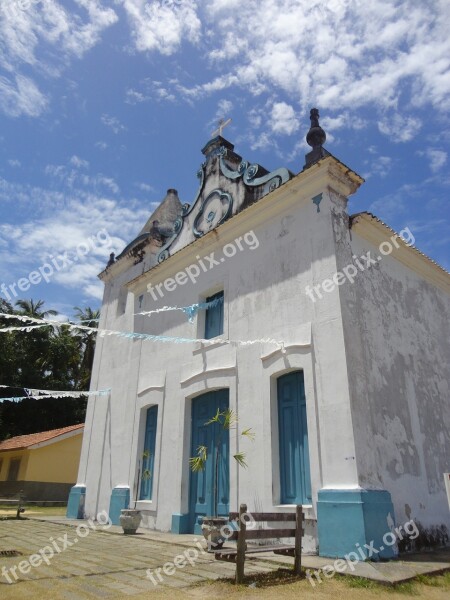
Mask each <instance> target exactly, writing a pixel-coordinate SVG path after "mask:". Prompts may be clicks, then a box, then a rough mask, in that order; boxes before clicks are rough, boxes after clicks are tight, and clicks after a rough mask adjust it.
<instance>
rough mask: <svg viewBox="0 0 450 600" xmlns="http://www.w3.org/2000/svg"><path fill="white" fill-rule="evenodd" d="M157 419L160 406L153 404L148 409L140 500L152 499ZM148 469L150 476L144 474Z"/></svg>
mask: <svg viewBox="0 0 450 600" xmlns="http://www.w3.org/2000/svg"><path fill="white" fill-rule="evenodd" d="M157 421H158V407H157V406H151V407H150V408H149V409H147V418H146V422H145V440H144V452H145V453H146V455H145V456H144V457H143V458H142V471H141V490H140V494H139V499H140V500H151V499H152V491H153V479H154V477H153V475H154V473H153V470H154V466H155V446H156V425H157ZM147 453H148V455H147ZM147 471H149V472H150V477H145V476H144V473H145V472H147Z"/></svg>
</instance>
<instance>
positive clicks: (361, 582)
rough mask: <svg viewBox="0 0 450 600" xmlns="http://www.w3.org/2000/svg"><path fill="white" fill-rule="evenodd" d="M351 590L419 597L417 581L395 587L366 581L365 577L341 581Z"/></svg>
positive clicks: (344, 578) (406, 582) (348, 578)
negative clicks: (376, 591) (357, 589)
mask: <svg viewBox="0 0 450 600" xmlns="http://www.w3.org/2000/svg"><path fill="white" fill-rule="evenodd" d="M341 580H342V581H344V582H345V583H346V584H347V586H348V587H350V588H359V589H364V590H378V591H384V592H387V593H392V592H394V593H397V594H407V595H410V596H417V595H419V592H418V590H417V588H416V586H415V581H404V582H402V583H397V584H394V585H385V584H383V583H379V582H378V581H373V580H372V579H366V578H365V577H343V578H342V579H341Z"/></svg>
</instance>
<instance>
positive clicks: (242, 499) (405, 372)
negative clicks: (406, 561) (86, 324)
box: [68, 109, 450, 558]
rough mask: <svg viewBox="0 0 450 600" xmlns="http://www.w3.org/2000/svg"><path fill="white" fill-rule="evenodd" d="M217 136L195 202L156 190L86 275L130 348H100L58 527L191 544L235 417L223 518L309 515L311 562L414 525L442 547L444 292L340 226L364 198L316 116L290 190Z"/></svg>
mask: <svg viewBox="0 0 450 600" xmlns="http://www.w3.org/2000/svg"><path fill="white" fill-rule="evenodd" d="M221 133H222V132H221V131H220V134H219V135H218V136H216V137H214V138H213V139H211V140H210V141H209V142H208V143H207V144H206V146H205V147H204V148H203V150H202V152H203V155H204V162H203V164H202V166H201V168H200V170H199V173H198V177H199V180H200V184H199V189H198V193H197V196H196V198H195V199H194V200H193V202H192V203H191V204H184V205H183V204H182V203H181V202H180V200H179V198H178V194H177V192H176V190H173V189H169V190H168V192H167V196H166V197H165V199H164V200H163V202H162V203H161V204H160V206H159V207H158V208H157V210H156V211H155V212H154V213H153V214H152V215H151V216H150V218H149V220H148V222H147V223H146V224H145V226H144V227H143V229H142V231H141V232H140V233H139V235H138V236H137V237H136V239H135V240H133V241H132V242H131V243H130V244H129V245H128V246H127V247H126V248H125V249H124V250H123V252H122V253H121V254H120V255H119V256H118V257H117V258H115V257H113V256H112V257H111V259H110V261H109V263H108V266H107V267H106V268H105V270H104V271H103V272H102V273H101V274H100V276H99V277H100V279H101V280H102V281H103V282H104V285H105V291H104V299H103V304H102V310H101V319H100V324H99V328H100V331H102V330H108V331H110V332H111V331H112V332H122V333H123V334H124V335H125V334H126V336H127V337H124V335H103V334H102V333H100V334H99V336H98V338H97V346H96V353H95V360H94V367H93V375H92V381H91V389H92V390H100V389H105V388H109V389H110V390H111V391H110V394H109V395H108V396H107V397H103V396H98V397H90V398H89V404H88V410H87V415H86V426H85V434H84V441H83V448H82V453H81V460H80V468H79V474H78V482H77V485H76V486H75V487H74V488H73V489H72V491H71V495H70V498H69V507H68V516H71V517H79V518H82V517H83V516H86V517H90V518H93V517H95V515H96V514H98V513H99V512H100V511H102V510H106V511H108V512H109V514H110V517H111V519H112V521H113V523H118V520H119V515H120V510H121V509H123V508H128V507H134V506H136V508H138V509H139V510H141V511H142V514H143V521H142V526H144V527H147V528H150V529H157V530H162V531H172V532H175V533H197V532H198V531H199V527H200V522H201V518H202V516H206V515H210V514H211V512H212V511H213V501H214V499H213V497H212V496H213V489H212V488H213V485H212V479H213V473H214V468H215V465H214V464H213V463H214V460H215V459H214V454H213V453H212V452H210V453H209V454H208V463H207V468H206V469H205V471H202V472H198V473H194V472H193V471H192V470H191V468H190V458H192V457H193V456H195V455H196V452H197V449H198V447H199V446H202V445H204V446H207V447H208V449H211V448H213V446H214V443H215V441H216V440H217V436H218V435H220V433H219V432H218V431H217V429H215V428H214V427H211V426H210V425H209V426H208V425H205V423H207V422H208V420H209V419H211V418H212V417H213V416H214V415H215V414H216V413H217V410H219V411H222V410H224V409H226V408H231V409H232V410H233V411H234V413H235V414H236V415H237V417H238V424H237V427H236V428H233V429H231V430H230V431H229V433H228V434H227V435H226V436H225V437H224V438H223V440H222V441H221V447H222V450H223V457H224V458H223V459H222V463H221V465H220V474H219V482H220V484H219V489H218V503H217V512H218V514H220V515H227V514H228V512H229V511H236V510H238V508H239V504H240V503H246V504H247V505H248V507H249V510H250V511H252V510H253V511H258V512H261V511H270V512H277V511H280V512H283V511H284V512H285V511H286V510H295V505H296V504H302V505H303V506H304V511H305V517H306V528H305V537H304V550H305V551H310V552H317V551H318V552H319V553H320V554H321V555H323V556H336V557H337V556H344V555H345V554H346V553H348V552H351V551H354V550H355V545H356V544H360V545H361V546H364V544H365V543H367V544H370V543H371V542H373V543H374V545H375V547H378V548H379V547H380V546H381V545H382V539H383V536H384V535H385V534H386V533H387V532H390V531H392V530H393V529H394V528H395V526H396V525H399V524H402V523H404V522H406V521H408V520H410V519H414V521H415V522H416V523H417V524H418V525H419V526H420V527H421V531H422V532H424V535H428V536H430V535H431V536H432V535H435V537H436V536H437V537H438V538H439V539H440V540H441V541H442V542H443V543H445V541H446V540H447V541H448V536H447V531H448V528H449V527H450V519H449V506H448V501H447V497H446V492H445V485H444V473H448V472H449V471H450V403H449V388H450V385H449V369H448V359H449V356H450V335H449V333H450V332H449V323H450V301H449V300H450V298H449V295H450V277H449V275H448V273H446V272H445V271H444V270H443V269H442V268H441V267H439V266H438V265H437V264H436V263H434V262H433V261H432V260H430V259H429V258H428V257H426V256H425V255H423V254H422V253H421V252H420V251H418V250H417V249H416V248H415V247H413V241H414V239H413V232H411V231H409V230H408V229H405V230H403V231H402V232H400V233H396V232H394V231H393V230H392V229H390V228H389V227H388V226H387V225H386V224H385V223H383V222H382V221H380V220H379V219H378V218H377V217H375V216H374V215H372V214H370V213H364V212H363V213H358V214H353V215H352V214H349V212H348V198H349V196H351V195H352V194H354V193H356V192H357V190H358V188H359V187H360V186H361V184H362V183H363V179H362V178H361V177H360V176H359V175H358V174H357V173H355V172H354V171H353V170H352V169H351V168H349V167H348V166H346V165H344V164H343V163H342V162H341V161H339V160H338V159H337V158H336V157H334V156H333V155H332V154H330V153H329V152H328V151H327V150H325V148H324V147H323V143H324V141H325V133H324V132H323V130H322V128H321V127H320V125H319V121H318V111H316V109H313V110H312V111H311V128H310V130H309V132H308V135H307V141H308V143H309V144H310V146H311V147H312V150H311V152H310V153H309V154H307V156H306V162H305V166H304V168H303V169H302V170H301V171H300V172H299V173H297V174H295V173H292V172H291V171H289V170H287V169H285V168H279V169H277V170H275V171H271V172H269V171H267V170H266V169H264V168H263V167H262V166H261V165H259V164H252V163H250V162H248V161H246V160H243V159H242V157H241V156H239V155H238V154H237V153H236V152H235V150H234V146H233V145H232V144H231V143H230V142H229V141H227V140H226V139H225V138H224V137H222V135H221ZM167 307H171V308H172V309H177V310H167ZM162 308H164V310H160V309H162ZM104 333H106V332H104ZM244 428H251V430H252V431H253V432H254V434H255V436H254V440H253V441H251V440H249V439H248V438H245V437H242V436H241V435H239V433H240V431H241V430H242V429H244ZM241 452H243V453H244V455H245V461H246V463H247V465H248V466H247V468H244V467H242V466H239V464H238V463H237V462H236V461H235V460H233V459H232V457H233V456H234V455H235V454H239V453H241ZM446 536H447V537H446ZM396 552H397V547H396V546H395V545H393V546H389V547H386V548H384V549H383V551H381V553H380V556H381V557H386V558H389V557H392V556H394V555H395V554H396Z"/></svg>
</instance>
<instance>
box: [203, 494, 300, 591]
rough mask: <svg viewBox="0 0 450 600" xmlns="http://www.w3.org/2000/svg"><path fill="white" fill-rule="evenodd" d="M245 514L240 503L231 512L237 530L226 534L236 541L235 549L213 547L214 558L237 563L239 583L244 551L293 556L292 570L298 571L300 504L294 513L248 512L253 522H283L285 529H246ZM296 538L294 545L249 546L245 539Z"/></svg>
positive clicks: (245, 508)
mask: <svg viewBox="0 0 450 600" xmlns="http://www.w3.org/2000/svg"><path fill="white" fill-rule="evenodd" d="M246 514H247V505H246V504H241V506H240V509H239V512H238V513H230V515H229V520H230V521H238V522H239V524H238V527H239V529H238V530H237V531H233V533H232V534H231V535H230V536H228V537H227V539H228V540H236V541H237V548H236V549H235V550H231V549H224V550H216V551H215V552H214V556H215V559H216V560H224V561H228V562H234V563H236V583H242V582H243V580H244V564H245V556H246V555H247V554H258V553H261V552H274V553H275V554H282V555H283V556H293V557H294V573H295V574H296V575H300V574H301V566H302V536H303V534H304V531H303V507H302V506H301V505H298V506H297V507H296V510H295V513H292V512H291V513H248V514H249V516H250V517H251V518H252V519H253V521H255V522H256V523H268V522H286V523H288V524H289V525H291V524H292V525H291V526H290V527H289V526H287V527H286V528H284V529H269V528H266V529H263V528H261V529H250V530H247V522H246V520H245V518H244V516H245V515H246ZM289 537H293V538H295V543H294V544H293V545H288V546H286V545H284V546H283V545H274V546H260V547H256V548H250V549H249V548H248V547H247V540H261V539H273V538H289Z"/></svg>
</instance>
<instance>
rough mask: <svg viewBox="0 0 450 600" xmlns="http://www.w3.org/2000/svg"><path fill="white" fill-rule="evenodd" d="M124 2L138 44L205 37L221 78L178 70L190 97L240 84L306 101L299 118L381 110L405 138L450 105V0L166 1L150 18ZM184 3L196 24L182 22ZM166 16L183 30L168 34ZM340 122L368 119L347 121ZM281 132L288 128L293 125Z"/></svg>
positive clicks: (155, 46)
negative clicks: (192, 77)
mask: <svg viewBox="0 0 450 600" xmlns="http://www.w3.org/2000/svg"><path fill="white" fill-rule="evenodd" d="M125 6H126V8H127V10H128V12H129V14H130V17H129V18H130V19H131V20H132V22H133V25H132V27H133V32H134V36H135V47H136V48H137V50H145V51H154V52H160V53H163V54H170V53H173V52H175V50H176V49H177V48H178V47H179V44H180V43H181V41H182V40H184V41H191V42H193V43H197V41H198V40H199V39H201V44H202V49H204V52H205V53H206V56H207V59H208V61H209V62H213V63H214V67H215V68H214V71H213V73H214V75H213V76H211V77H210V79H209V80H206V81H203V82H202V83H195V84H194V85H192V84H191V83H188V84H186V82H185V81H182V80H181V78H180V76H179V75H178V78H177V79H176V80H175V79H173V80H172V81H171V83H169V85H171V87H172V89H173V90H175V91H176V93H177V94H179V95H180V96H181V97H182V98H184V99H185V100H186V101H188V102H192V101H193V100H194V99H197V98H200V97H203V96H205V95H211V94H214V93H216V92H221V91H224V90H227V89H230V88H242V89H245V90H246V91H247V92H249V93H251V94H253V95H254V96H258V95H260V94H261V93H263V92H269V93H270V94H271V96H272V99H273V100H274V101H275V102H277V103H279V102H280V96H281V95H282V96H283V99H284V101H285V102H287V103H289V104H292V105H293V106H294V107H296V103H299V110H298V113H299V115H302V114H304V113H305V112H306V109H307V108H310V107H311V106H313V105H318V106H319V108H322V109H323V110H324V113H325V112H330V110H332V111H333V112H334V111H340V112H341V113H342V114H344V115H345V114H346V113H348V112H349V111H351V112H352V113H353V114H354V112H355V110H357V109H358V108H360V107H364V106H374V107H376V108H377V109H378V110H379V112H380V114H381V115H386V114H387V111H388V112H389V113H391V112H392V113H393V114H394V117H393V120H394V123H393V124H392V123H390V124H389V121H391V118H390V117H382V118H380V130H381V131H383V132H384V131H386V130H387V129H388V127H393V128H394V133H396V134H397V139H398V141H408V140H410V139H412V137H413V136H414V135H415V134H416V133H417V131H418V130H419V128H420V120H419V118H418V116H417V109H418V108H421V107H423V106H425V105H427V104H431V105H433V106H434V107H435V108H436V109H438V110H441V111H445V110H446V109H449V108H450V78H449V76H448V73H449V71H450V37H449V36H448V31H447V29H448V28H447V25H446V24H447V23H448V20H449V19H450V4H449V3H448V2H444V1H442V0H429V2H427V3H419V2H417V1H416V0H401V1H400V0H372V1H371V2H364V1H363V0H331V1H330V0H327V1H326V2H325V1H324V0H311V1H309V2H306V1H304V0H301V1H299V0H283V1H282V2H280V1H279V0H247V1H246V2H237V0H211V1H210V2H208V3H206V2H198V3H194V2H192V1H189V0H186V1H185V2H181V1H180V2H175V1H174V2H171V1H169V0H166V1H165V2H162V1H160V2H153V3H152V9H151V11H150V13H151V17H150V16H149V15H150V13H149V12H148V10H147V9H146V8H145V6H146V5H145V3H144V2H143V0H125ZM182 6H184V7H186V13H184V14H189V17H190V20H189V23H195V27H193V28H192V27H188V26H186V27H184V28H183V27H181V26H180V19H181V15H182V14H183V13H182V9H181V7H182ZM237 7H239V8H238V9H237ZM169 14H170V18H171V19H173V24H172V26H171V27H170V28H169V31H170V32H172V31H173V29H174V28H175V30H176V35H175V36H174V37H173V38H171V37H170V35H169V37H168V39H167V40H163V39H162V36H163V35H164V33H163V31H164V25H163V23H164V19H165V18H166V16H168V15H169ZM131 15H132V16H131ZM163 17H164V18H163ZM200 21H201V23H202V27H200V24H199V23H200ZM193 32H195V34H193ZM200 36H201V37H200ZM205 73H206V74H207V73H208V71H207V70H206V69H205V70H204V71H203V74H205ZM400 98H401V101H402V104H401V106H402V109H401V115H400V109H399V106H400V104H399V101H400ZM296 110H297V108H296ZM336 119H340V117H339V116H338V117H336ZM339 125H340V124H339V123H336V126H339ZM342 126H343V127H353V128H362V127H365V126H366V123H365V122H364V121H363V120H361V118H360V117H356V118H355V117H353V118H351V119H350V118H348V117H346V118H344V119H343V125H342ZM280 129H281V131H282V132H283V133H285V134H286V135H287V134H289V133H291V132H292V130H293V123H292V121H291V125H287V126H283V125H281V127H280Z"/></svg>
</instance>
